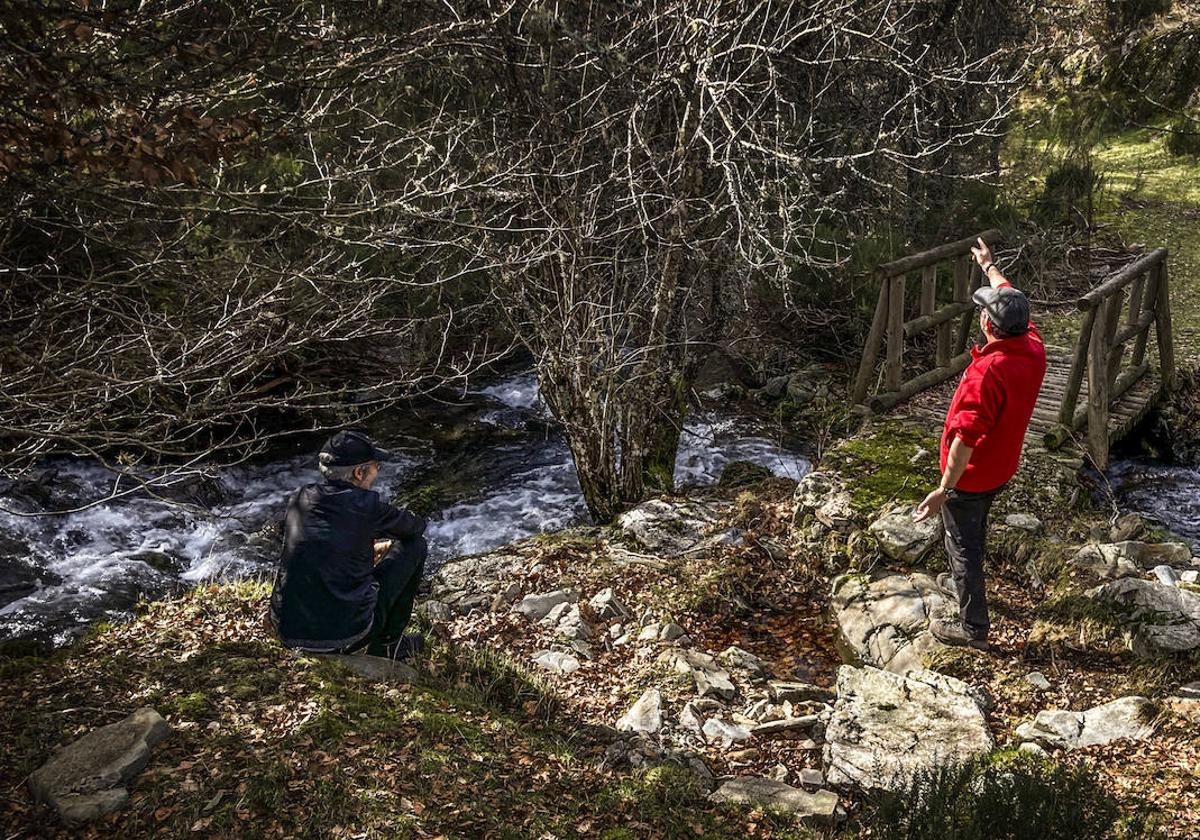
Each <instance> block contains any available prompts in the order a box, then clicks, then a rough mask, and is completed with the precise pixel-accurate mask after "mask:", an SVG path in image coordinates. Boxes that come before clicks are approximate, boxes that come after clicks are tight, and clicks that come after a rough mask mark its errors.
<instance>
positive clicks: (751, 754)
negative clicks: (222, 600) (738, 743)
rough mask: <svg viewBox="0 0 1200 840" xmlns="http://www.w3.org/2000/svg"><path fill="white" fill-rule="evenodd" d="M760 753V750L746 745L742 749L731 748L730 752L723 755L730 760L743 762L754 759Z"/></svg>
mask: <svg viewBox="0 0 1200 840" xmlns="http://www.w3.org/2000/svg"><path fill="white" fill-rule="evenodd" d="M760 755H762V751H761V750H758V749H755V748H754V747H748V748H746V749H744V750H733V751H732V752H728V753H726V754H725V757H726V758H727V759H729V760H730V761H737V762H740V763H743V764H744V763H746V762H748V761H754V760H756V759H757V758H758V757H759V756H760Z"/></svg>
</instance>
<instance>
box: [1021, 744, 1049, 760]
mask: <svg viewBox="0 0 1200 840" xmlns="http://www.w3.org/2000/svg"><path fill="white" fill-rule="evenodd" d="M1017 749H1018V750H1020V751H1021V752H1025V753H1033V754H1034V755H1036V756H1040V757H1041V758H1045V757H1046V756H1048V755H1049V753H1048V752H1046V750H1045V749H1043V747H1042V745H1041V744H1039V743H1038V742H1037V741H1026V742H1025V743H1023V744H1021V746H1019V747H1017Z"/></svg>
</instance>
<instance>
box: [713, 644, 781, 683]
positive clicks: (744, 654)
mask: <svg viewBox="0 0 1200 840" xmlns="http://www.w3.org/2000/svg"><path fill="white" fill-rule="evenodd" d="M717 661H718V662H720V663H721V664H722V665H725V666H726V667H727V668H729V670H731V671H737V672H739V673H741V674H744V675H745V676H746V678H747V679H749V680H751V681H761V680H765V679H766V678H767V677H768V676H769V674H768V673H767V668H766V666H765V665H763V663H762V660H761V659H759V658H758V657H757V656H755V655H754V654H753V653H750V651H748V650H742V649H741V648H740V647H738V646H736V645H730V646H729V647H727V648H725V650H723V651H722V652H721V653H720V654H718V655H717Z"/></svg>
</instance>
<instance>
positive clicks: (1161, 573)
mask: <svg viewBox="0 0 1200 840" xmlns="http://www.w3.org/2000/svg"><path fill="white" fill-rule="evenodd" d="M1150 574H1152V575H1154V578H1155V580H1157V581H1158V582H1159V583H1162V584H1165V585H1166V586H1177V585H1178V584H1179V581H1180V576H1179V572H1177V571H1175V569H1174V568H1172V567H1171V566H1155V567H1154V568H1153V569H1151V570H1150Z"/></svg>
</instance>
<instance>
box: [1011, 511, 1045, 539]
mask: <svg viewBox="0 0 1200 840" xmlns="http://www.w3.org/2000/svg"><path fill="white" fill-rule="evenodd" d="M1004 524H1005V525H1007V526H1008V527H1010V528H1019V529H1021V530H1022V531H1028V532H1029V533H1031V534H1036V533H1037V532H1038V531H1040V530H1042V520H1040V519H1038V518H1037V517H1036V516H1034V515H1033V514H1032V513H1010V514H1009V515H1008V516H1006V517H1004Z"/></svg>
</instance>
